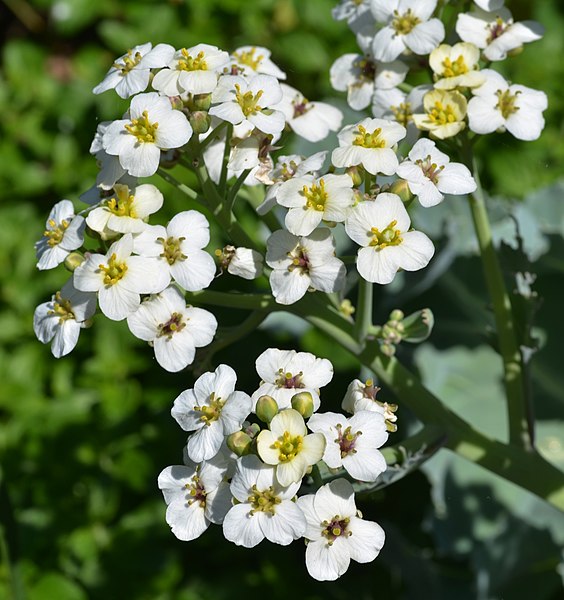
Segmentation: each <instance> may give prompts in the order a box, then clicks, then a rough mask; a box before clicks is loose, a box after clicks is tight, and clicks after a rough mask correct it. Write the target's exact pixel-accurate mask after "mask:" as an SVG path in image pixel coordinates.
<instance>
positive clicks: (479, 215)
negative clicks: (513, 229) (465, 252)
mask: <svg viewBox="0 0 564 600" xmlns="http://www.w3.org/2000/svg"><path fill="white" fill-rule="evenodd" d="M472 167H473V174H474V179H475V180H476V183H477V186H478V187H477V189H476V191H475V192H474V194H473V195H472V196H471V197H470V209H471V211H472V219H473V222H474V229H475V231H476V237H477V238H478V245H479V248H480V255H481V258H482V265H483V269H484V275H485V279H486V285H487V287H488V292H489V295H490V299H491V302H492V307H493V313H494V317H495V323H496V329H497V336H498V342H499V353H500V354H501V357H502V359H503V371H504V376H503V382H504V386H505V394H506V398H507V416H508V421H509V441H510V442H511V443H512V444H516V445H519V446H521V447H522V448H525V449H526V450H532V448H533V444H534V431H533V424H532V423H531V422H530V420H529V414H530V413H529V407H528V400H527V397H526V393H525V390H526V388H525V382H524V370H523V359H522V356H521V350H520V348H519V344H518V341H517V334H516V332H515V324H514V322H513V313H512V310H511V300H510V298H509V294H508V292H507V289H506V287H505V282H504V280H503V273H502V271H501V266H500V264H499V260H498V256H497V253H496V249H495V247H494V244H493V238H492V232H491V227H490V222H489V219H488V212H487V210H486V204H485V201H484V195H483V191H482V188H481V185H480V180H479V175H478V169H477V165H476V161H475V160H472Z"/></svg>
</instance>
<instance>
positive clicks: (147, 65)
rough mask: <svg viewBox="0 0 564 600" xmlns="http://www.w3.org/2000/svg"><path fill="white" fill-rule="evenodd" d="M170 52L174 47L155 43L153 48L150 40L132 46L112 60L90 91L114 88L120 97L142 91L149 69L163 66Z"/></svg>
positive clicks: (144, 87) (96, 91)
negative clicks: (103, 75) (104, 73)
mask: <svg viewBox="0 0 564 600" xmlns="http://www.w3.org/2000/svg"><path fill="white" fill-rule="evenodd" d="M172 53H174V48H173V47H172V46H169V45H168V44H157V45H156V46H155V47H154V48H153V45H152V44H151V43H150V42H149V43H147V44H141V45H140V46H134V47H133V48H132V49H131V50H128V51H127V53H126V54H124V55H123V56H120V57H119V58H118V59H117V60H116V61H115V62H114V64H113V65H112V67H111V69H110V70H109V71H108V72H107V73H106V77H105V78H104V80H103V81H102V82H101V83H99V84H98V85H97V86H96V87H95V88H94V89H93V90H92V92H93V93H94V94H101V93H102V92H105V91H107V90H111V89H115V90H116V93H117V95H118V96H119V97H120V98H129V96H133V94H137V93H138V92H144V91H145V90H146V89H147V86H148V85H149V78H150V77H151V69H154V68H159V67H164V66H165V64H166V63H167V62H168V60H170V58H169V57H170V55H171V54H172Z"/></svg>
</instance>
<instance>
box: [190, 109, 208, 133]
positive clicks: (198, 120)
mask: <svg viewBox="0 0 564 600" xmlns="http://www.w3.org/2000/svg"><path fill="white" fill-rule="evenodd" d="M188 120H189V121H190V125H192V129H193V130H194V133H198V134H199V133H206V131H207V130H208V129H209V128H210V124H211V117H210V116H209V114H208V113H207V112H206V111H203V110H197V111H194V112H192V113H190V117H189V119H188Z"/></svg>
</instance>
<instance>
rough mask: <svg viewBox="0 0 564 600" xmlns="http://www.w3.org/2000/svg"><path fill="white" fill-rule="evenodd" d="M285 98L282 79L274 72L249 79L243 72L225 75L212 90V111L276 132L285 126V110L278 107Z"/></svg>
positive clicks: (248, 125)
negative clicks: (275, 76) (242, 74)
mask: <svg viewBox="0 0 564 600" xmlns="http://www.w3.org/2000/svg"><path fill="white" fill-rule="evenodd" d="M280 100H282V89H281V87H280V83H278V80H277V79H276V78H274V77H272V76H270V75H255V76H254V77H253V78H251V79H249V80H246V79H245V78H244V77H241V76H239V75H224V76H223V77H222V78H221V79H220V81H219V83H218V86H217V88H216V89H215V90H214V92H213V94H212V103H213V104H214V106H212V107H211V108H210V110H209V114H210V115H212V116H216V117H219V118H220V119H223V120H224V121H228V122H229V123H232V124H233V125H240V124H243V126H246V127H249V128H251V129H252V128H253V127H256V128H257V129H260V131H262V132H263V133H270V134H272V135H274V134H277V133H280V132H281V131H282V130H283V129H284V125H285V118H284V113H282V112H280V111H279V110H276V105H277V104H278V103H279V102H280Z"/></svg>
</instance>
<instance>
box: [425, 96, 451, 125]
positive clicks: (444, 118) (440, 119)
mask: <svg viewBox="0 0 564 600" xmlns="http://www.w3.org/2000/svg"><path fill="white" fill-rule="evenodd" d="M428 116H429V120H430V121H431V123H434V124H435V125H448V124H449V123H456V121H457V118H456V115H455V114H454V109H453V108H452V106H451V105H450V104H447V105H446V106H445V105H444V104H443V103H442V102H440V101H439V100H437V101H436V102H435V104H434V105H433V108H431V110H430V111H429V113H428Z"/></svg>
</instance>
